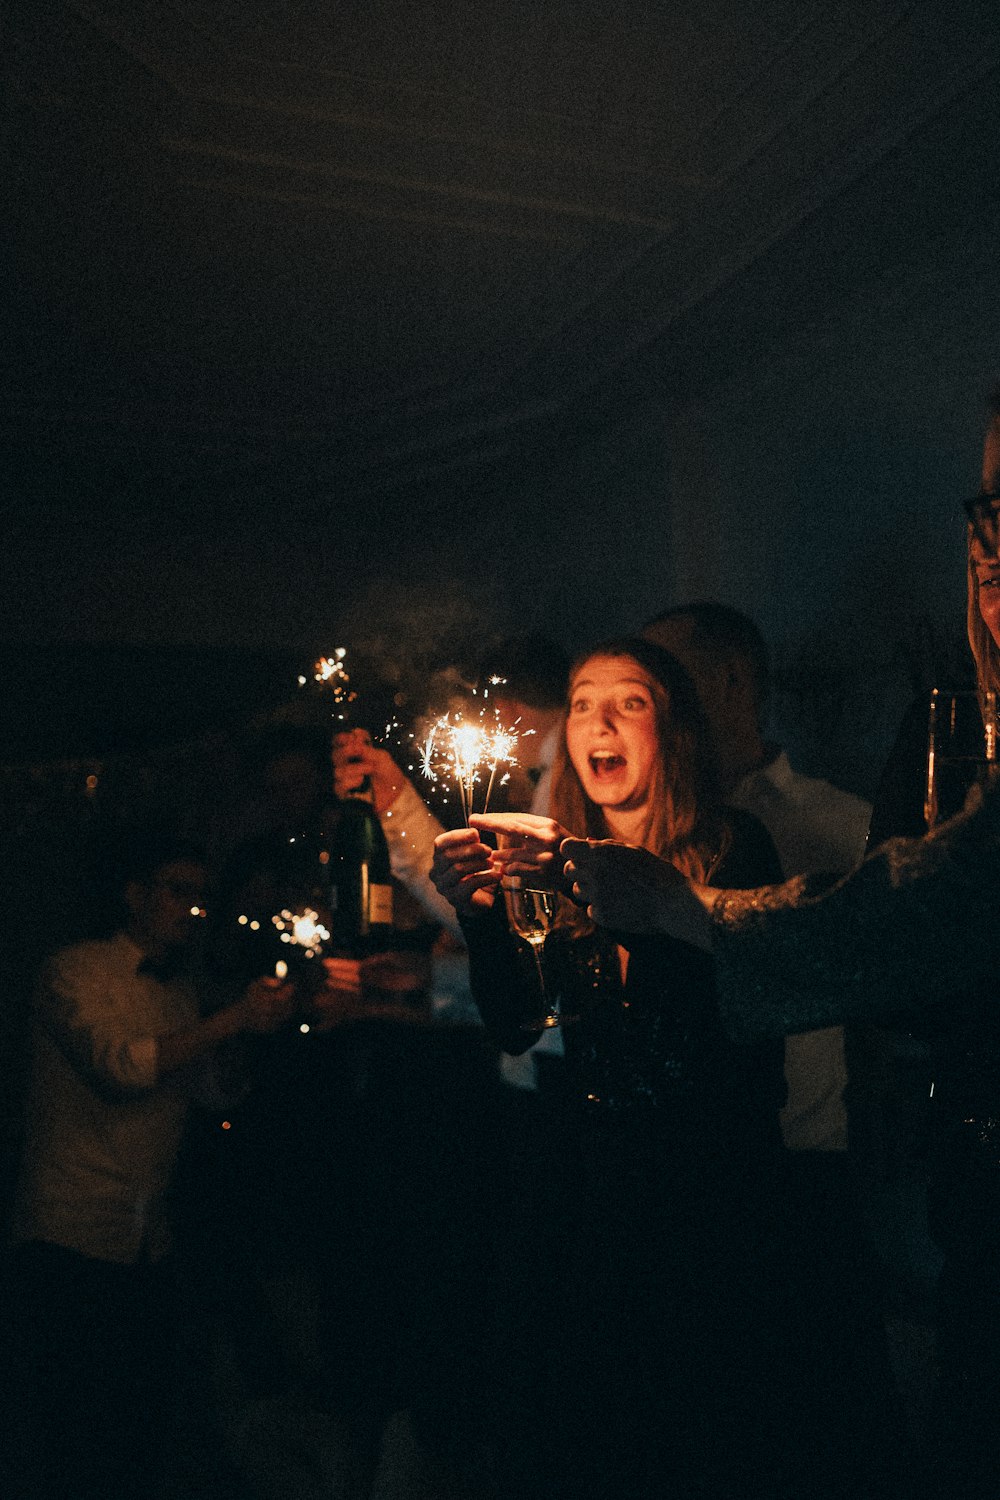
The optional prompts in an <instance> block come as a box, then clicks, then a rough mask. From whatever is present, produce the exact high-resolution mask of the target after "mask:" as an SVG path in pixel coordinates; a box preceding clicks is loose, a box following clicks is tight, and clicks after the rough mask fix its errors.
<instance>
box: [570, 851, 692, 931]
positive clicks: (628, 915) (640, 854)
mask: <svg viewBox="0 0 1000 1500" xmlns="http://www.w3.org/2000/svg"><path fill="white" fill-rule="evenodd" d="M560 853H561V855H562V856H563V858H564V860H565V864H564V867H563V878H564V880H565V882H566V885H567V886H568V887H569V888H570V889H571V892H572V896H573V900H574V901H576V902H577V903H578V904H579V905H581V906H586V908H587V912H588V915H589V916H590V917H592V918H593V920H594V921H595V922H597V923H599V924H600V926H602V927H607V928H609V929H611V930H612V931H616V932H631V933H660V934H666V935H667V936H668V937H675V938H679V939H680V940H681V942H685V943H691V944H692V945H693V946H695V947H698V948H705V949H707V950H709V951H711V946H712V943H711V927H710V923H709V917H708V911H709V909H710V908H711V906H712V904H713V902H714V900H715V898H716V897H717V896H718V891H713V890H710V889H709V888H708V887H707V886H700V885H695V884H694V883H693V882H692V881H689V880H686V879H685V878H684V876H683V875H681V873H680V872H679V871H678V870H676V869H675V868H674V866H673V865H672V864H670V863H669V862H668V861H667V860H664V859H659V858H658V857H657V856H656V855H655V854H651V853H650V852H649V850H648V849H639V848H636V847H635V846H634V845H632V844H620V843H616V842H614V841H613V840H611V839H573V838H567V839H564V840H563V842H562V844H561V845H560Z"/></svg>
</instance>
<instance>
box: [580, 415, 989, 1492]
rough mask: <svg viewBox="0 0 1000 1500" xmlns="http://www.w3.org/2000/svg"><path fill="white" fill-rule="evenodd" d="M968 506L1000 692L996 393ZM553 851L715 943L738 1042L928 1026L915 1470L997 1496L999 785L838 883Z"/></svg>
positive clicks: (637, 926) (616, 853) (903, 814)
mask: <svg viewBox="0 0 1000 1500" xmlns="http://www.w3.org/2000/svg"><path fill="white" fill-rule="evenodd" d="M965 511H966V515H967V518H968V528H967V540H968V608H967V626H968V636H969V643H970V647H971V651H972V657H973V661H974V663H975V681H976V687H977V690H978V692H979V694H980V697H981V698H983V697H984V695H985V694H987V693H996V692H997V691H998V690H1000V391H997V392H995V393H994V395H993V399H992V412H991V420H990V423H989V427H988V431H987V434H986V441H985V445H984V452H983V472H982V487H981V491H980V493H979V494H978V495H977V496H976V497H975V498H974V499H972V500H970V501H968V502H966V505H965ZM919 718H920V719H921V720H922V733H921V735H920V738H919V740H918V745H919V748H918V750H917V752H916V753H915V754H911V753H908V752H907V750H906V748H905V744H904V746H902V747H901V748H900V749H899V750H897V752H896V753H895V754H894V756H893V757H892V758H891V759H890V766H889V770H888V772H887V775H886V776H885V777H884V778H883V787H882V790H881V793H880V796H879V797H877V798H876V805H875V816H874V818H873V838H872V840H871V841H870V843H874V842H876V841H877V840H878V839H880V838H882V837H884V836H885V835H887V834H891V833H893V832H896V831H899V830H902V831H903V832H909V833H916V832H917V831H918V830H919V828H920V827H921V821H922V805H923V791H924V780H925V777H924V754H925V753H926V722H927V721H926V715H925V711H924V710H923V709H921V711H920V713H919ZM901 788H902V789H903V791H904V793H905V794H906V796H908V799H909V800H908V803H907V802H906V800H905V797H901V796H900V789H901ZM887 789H890V790H891V793H892V797H891V799H890V797H889V795H888V791H887ZM907 819H908V821H907ZM561 853H562V855H563V856H564V858H565V860H566V863H565V866H564V879H565V880H566V881H567V883H568V884H569V886H570V887H571V888H572V889H573V892H574V895H575V897H576V899H577V900H579V901H582V902H583V903H584V904H586V905H587V906H588V909H589V910H590V911H591V913H592V915H593V917H594V919H595V920H596V921H599V922H601V923H602V924H604V925H606V926H608V927H610V928H612V929H618V930H620V931H625V932H632V933H634V932H637V931H638V932H648V933H669V934H670V935H672V936H674V937H675V938H680V939H682V940H684V941H687V942H690V943H692V944H694V945H695V946H696V947H699V948H702V949H706V950H708V951H710V952H711V953H712V954H713V956H714V967H715V982H716V1003H717V1006H718V1010H719V1012H720V1015H721V1017H722V1020H723V1024H724V1025H725V1027H726V1030H727V1032H728V1034H729V1035H730V1036H731V1037H733V1038H734V1039H736V1040H742V1041H745V1042H759V1041H760V1040H762V1039H766V1038H768V1037H777V1036H779V1035H782V1034H787V1033H796V1032H799V1031H804V1030H808V1029H811V1028H813V1027H817V1026H828V1025H833V1024H838V1023H843V1022H852V1021H857V1022H866V1023H873V1024H876V1025H884V1026H891V1027H905V1028H908V1029H912V1030H914V1031H921V1032H923V1033H924V1034H925V1035H930V1036H931V1037H932V1038H933V1052H934V1062H935V1070H934V1071H935V1090H934V1093H935V1099H934V1105H935V1116H936V1118H935V1125H934V1130H933V1141H934V1145H933V1150H932V1167H931V1197H930V1219H931V1224H932V1228H933V1232H934V1235H935V1238H936V1239H937V1240H938V1242H939V1243H940V1245H941V1247H942V1249H943V1250H944V1264H943V1268H942V1272H941V1277H940V1283H939V1293H938V1297H939V1309H938V1367H939V1382H938V1392H937V1397H936V1401H935V1408H934V1415H933V1421H932V1424H931V1431H930V1436H929V1441H928V1445H927V1452H926V1457H925V1462H924V1464H923V1474H924V1481H925V1482H926V1486H927V1492H928V1493H948V1494H951V1495H958V1496H962V1497H965V1496H969V1497H972V1496H976V1497H978V1496H985V1495H987V1494H995V1493H997V1490H998V1484H1000V1254H998V1252H1000V1006H998V1001H1000V921H998V916H1000V782H997V781H995V780H990V781H987V782H986V783H985V784H978V785H976V786H974V787H973V788H972V789H971V790H970V792H969V794H968V797H967V799H966V803H965V807H964V808H963V810H962V811H961V812H960V813H959V814H958V815H957V816H955V817H953V818H952V819H950V820H949V821H946V822H944V823H942V824H940V825H939V826H937V827H935V828H934V829H933V830H932V832H930V833H929V834H927V835H926V836H923V837H912V836H911V837H892V838H889V840H888V842H885V843H882V844H881V845H880V847H877V848H875V850H874V852H873V853H871V854H870V855H869V856H868V858H867V859H866V860H865V861H864V862H863V863H862V864H861V865H860V866H859V867H858V868H857V869H856V870H855V871H854V872H853V873H851V874H849V875H847V876H846V877H843V878H842V879H840V880H838V881H832V880H824V879H822V878H815V877H813V878H809V879H799V880H793V881H790V882H788V883H787V884H786V885H784V886H780V887H777V888H773V889H769V890H762V891H758V892H752V893H749V894H748V893H746V892H723V893H721V894H720V893H719V892H716V891H709V890H708V889H707V888H704V887H702V888H698V887H695V886H693V885H691V884H690V883H689V882H685V881H683V880H682V879H681V878H680V877H679V876H678V874H677V872H676V871H675V870H673V869H671V868H669V867H667V866H665V865H663V863H662V862H660V861H657V860H655V859H654V858H653V857H652V856H651V855H649V854H647V853H646V852H645V851H643V850H637V849H628V848H625V847H624V846H622V845H614V844H611V843H586V842H581V841H579V840H567V841H565V843H564V844H563V846H562V850H561Z"/></svg>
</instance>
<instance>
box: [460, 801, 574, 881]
mask: <svg viewBox="0 0 1000 1500" xmlns="http://www.w3.org/2000/svg"><path fill="white" fill-rule="evenodd" d="M469 822H470V824H471V825H472V827H473V828H475V829H478V831H479V832H480V833H490V834H493V835H494V836H495V838H496V841H497V847H496V849H493V850H491V851H490V864H491V866H492V867H493V869H495V870H497V871H498V872H499V873H500V875H528V876H530V877H531V884H532V885H538V886H541V887H543V888H545V889H550V888H551V889H553V890H558V889H560V887H561V884H562V879H561V867H562V861H561V860H560V859H559V845H560V844H561V843H562V841H563V839H565V838H566V837H567V836H568V834H567V830H566V829H565V828H563V827H562V825H561V824H559V823H557V822H556V821H555V819H554V818H544V817H540V816H539V815H538V814H536V813H474V814H473V815H472V817H471V818H470V819H469Z"/></svg>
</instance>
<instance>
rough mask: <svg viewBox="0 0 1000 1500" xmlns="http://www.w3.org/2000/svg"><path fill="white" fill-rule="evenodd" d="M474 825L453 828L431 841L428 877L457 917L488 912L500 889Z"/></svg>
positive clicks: (497, 872)
mask: <svg viewBox="0 0 1000 1500" xmlns="http://www.w3.org/2000/svg"><path fill="white" fill-rule="evenodd" d="M495 853H496V851H495V850H494V849H490V848H488V846H487V845H486V844H484V843H483V841H482V839H481V838H480V837H479V833H478V831H477V830H476V829H475V828H455V829H452V830H451V831H450V832H448V833H439V834H438V836H437V838H436V839H435V840H434V860H433V863H432V864H431V880H432V881H433V882H434V885H435V886H436V887H437V889H438V890H439V891H440V893H441V895H442V896H443V897H444V898H445V900H446V901H450V902H451V904H452V906H453V907H454V908H455V910H456V911H457V912H458V914H459V916H476V915H477V914H478V913H481V912H485V911H489V910H490V908H491V907H492V906H493V903H494V901H495V900H496V898H497V891H498V890H499V889H500V870H499V869H497V868H495V867H494V866H493V864H492V863H491V856H492V855H493V854H495Z"/></svg>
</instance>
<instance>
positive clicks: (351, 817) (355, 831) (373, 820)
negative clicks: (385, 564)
mask: <svg viewBox="0 0 1000 1500" xmlns="http://www.w3.org/2000/svg"><path fill="white" fill-rule="evenodd" d="M329 856H330V859H329V866H328V869H329V877H330V888H331V897H332V900H331V905H332V909H333V946H334V948H335V949H337V950H338V951H340V952H342V953H347V954H348V955H349V956H350V957H352V958H365V957H366V956H367V955H368V954H370V953H381V952H384V951H385V950H386V949H387V948H388V947H389V945H390V942H391V938H392V928H393V902H392V873H391V869H390V864H389V846H388V844H387V843H386V841H385V834H384V833H383V832H382V825H381V823H380V822H379V820H378V815H377V813H376V812H375V808H374V807H373V806H372V802H371V793H370V792H369V791H366V790H365V789H363V788H362V789H361V790H360V791H358V792H356V793H354V794H353V795H352V796H350V797H346V798H344V799H343V801H342V802H341V803H340V807H339V815H338V819H337V825H336V828H335V829H334V832H333V836H332V838H331V840H330V849H329Z"/></svg>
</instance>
